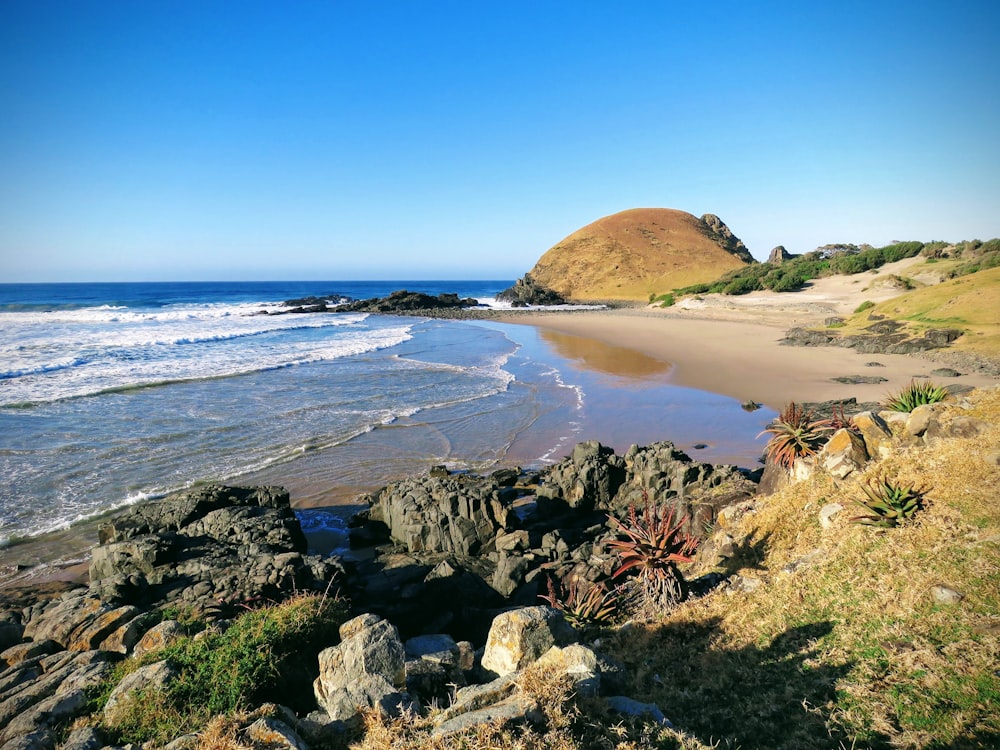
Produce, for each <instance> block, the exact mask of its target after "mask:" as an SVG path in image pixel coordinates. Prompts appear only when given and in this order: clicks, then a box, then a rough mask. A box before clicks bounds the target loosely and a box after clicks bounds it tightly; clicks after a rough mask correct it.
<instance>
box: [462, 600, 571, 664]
mask: <svg viewBox="0 0 1000 750" xmlns="http://www.w3.org/2000/svg"><path fill="white" fill-rule="evenodd" d="M576 639H577V636H576V631H574V630H573V628H572V626H571V625H570V624H569V623H567V622H566V620H565V619H564V618H563V615H562V613H561V612H559V611H558V610H556V609H553V608H552V607H524V608H522V609H515V610H511V611H509V612H504V613H502V614H500V615H498V616H497V617H496V618H495V619H494V620H493V624H492V626H491V627H490V633H489V636H488V638H487V640H486V649H485V650H484V652H483V660H482V664H483V669H485V670H488V671H491V672H494V673H496V674H498V675H500V676H501V677H502V676H504V675H508V674H511V673H512V672H516V671H517V670H519V669H522V668H523V667H525V666H526V665H527V664H529V663H531V662H533V661H535V660H537V659H538V658H539V657H540V656H541V655H542V654H544V653H545V652H546V651H548V650H549V649H550V648H552V647H553V646H567V645H569V644H570V643H574V642H575V641H576Z"/></svg>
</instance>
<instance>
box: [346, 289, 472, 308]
mask: <svg viewBox="0 0 1000 750" xmlns="http://www.w3.org/2000/svg"><path fill="white" fill-rule="evenodd" d="M478 304H479V301H478V300H475V299H472V298H471V297H466V298H465V299H461V298H459V296H458V295H457V294H438V295H436V296H432V295H429V294H423V293H422V292H408V291H406V290H405V289H401V290H399V291H395V292H393V293H392V294H390V295H389V296H388V297H375V298H372V299H363V300H356V301H354V302H348V303H346V304H342V305H337V306H336V307H335V308H333V311H334V312H373V313H414V312H421V311H424V310H447V309H453V308H460V307H476V306H477V305H478Z"/></svg>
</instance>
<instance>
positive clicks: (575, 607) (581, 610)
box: [539, 578, 622, 627]
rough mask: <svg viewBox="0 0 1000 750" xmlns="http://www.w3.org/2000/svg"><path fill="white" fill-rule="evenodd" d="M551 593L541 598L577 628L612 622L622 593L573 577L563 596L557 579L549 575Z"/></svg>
mask: <svg viewBox="0 0 1000 750" xmlns="http://www.w3.org/2000/svg"><path fill="white" fill-rule="evenodd" d="M548 589H549V593H548V595H544V594H540V595H539V598H540V599H542V600H544V601H546V602H548V603H549V606H551V607H554V608H556V609H558V610H559V611H561V612H562V613H563V617H565V618H566V620H567V621H568V622H569V623H570V624H571V625H574V626H576V627H585V626H587V625H604V624H607V623H609V622H611V620H612V618H613V617H614V616H615V614H616V613H617V612H618V608H619V603H620V600H621V595H622V592H621V590H620V589H619V588H612V589H609V588H608V587H607V586H606V585H605V584H604V583H586V584H584V582H581V581H580V580H579V579H577V578H573V579H571V580H570V582H569V584H568V585H567V586H566V589H565V594H564V595H560V592H559V591H558V587H557V585H556V584H555V582H554V581H553V580H552V579H551V578H549V582H548Z"/></svg>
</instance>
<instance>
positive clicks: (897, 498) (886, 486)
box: [851, 477, 926, 529]
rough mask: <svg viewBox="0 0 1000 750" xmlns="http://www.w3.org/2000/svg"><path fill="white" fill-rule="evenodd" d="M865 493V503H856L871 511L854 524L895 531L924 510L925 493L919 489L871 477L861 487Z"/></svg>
mask: <svg viewBox="0 0 1000 750" xmlns="http://www.w3.org/2000/svg"><path fill="white" fill-rule="evenodd" d="M861 490H862V491H863V492H864V493H865V497H864V499H862V500H855V502H856V503H857V504H858V505H860V506H861V507H862V508H864V509H865V510H867V511H868V513H866V514H865V515H861V516H855V517H854V518H852V519H851V520H852V521H853V522H855V523H861V524H865V525H866V526H878V527H880V528H885V529H888V528H892V527H894V526H898V525H899V524H900V523H903V522H905V521H908V520H910V518H912V517H913V514H914V513H916V512H917V511H918V510H920V509H921V508H922V507H923V504H924V494H925V493H926V490H925V489H918V488H917V487H916V486H915V485H912V484H910V485H904V484H897V483H896V482H894V481H893V480H891V479H886V478H885V477H871V478H869V479H868V481H867V482H865V484H863V485H862V486H861Z"/></svg>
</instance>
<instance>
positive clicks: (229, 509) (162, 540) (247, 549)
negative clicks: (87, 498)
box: [90, 485, 340, 616]
mask: <svg viewBox="0 0 1000 750" xmlns="http://www.w3.org/2000/svg"><path fill="white" fill-rule="evenodd" d="M99 534H100V540H101V544H100V545H99V546H98V547H96V548H95V549H94V550H93V552H92V555H91V562H90V578H91V583H90V587H91V590H92V591H93V592H94V595H95V596H97V597H99V598H100V599H101V600H102V601H103V602H105V603H107V602H121V603H130V604H137V605H140V606H143V605H146V606H148V605H150V604H152V603H154V602H158V601H174V600H180V601H184V602H187V603H190V604H193V605H195V606H196V608H198V609H200V610H202V611H205V612H212V611H217V612H218V613H219V616H226V615H227V614H228V613H227V612H226V609H227V607H233V606H236V605H238V604H240V603H242V602H249V601H256V600H261V599H266V598H274V597H276V596H279V595H280V593H281V592H283V591H291V590H299V591H308V590H315V589H323V588H325V587H326V586H327V584H328V583H329V581H330V580H331V579H332V578H333V577H335V576H336V575H337V574H338V573H339V572H340V566H339V563H338V562H337V561H336V560H330V559H323V558H321V557H318V556H315V555H308V554H306V551H307V550H306V540H305V536H304V535H303V533H302V528H301V526H300V524H299V521H298V519H297V518H296V517H295V514H294V513H293V512H292V510H291V507H290V505H289V498H288V493H287V492H286V491H284V490H283V489H280V488H274V487H254V488H239V487H224V486H218V485H212V486H207V487H203V488H199V489H196V490H191V491H190V492H186V493H182V494H180V495H176V496H173V497H170V498H166V499H164V500H162V501H160V502H154V503H149V504H146V505H142V506H137V507H135V508H133V509H131V510H130V511H128V512H127V513H125V514H123V515H121V516H120V517H118V518H116V519H114V520H113V521H110V522H108V523H107V524H104V525H103V526H102V527H101V529H100V532H99Z"/></svg>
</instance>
